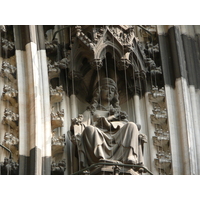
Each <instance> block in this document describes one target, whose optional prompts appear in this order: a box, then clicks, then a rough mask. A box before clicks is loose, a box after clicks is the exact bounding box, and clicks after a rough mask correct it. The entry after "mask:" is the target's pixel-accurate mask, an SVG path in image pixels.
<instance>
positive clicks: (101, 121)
mask: <svg viewBox="0 0 200 200" xmlns="http://www.w3.org/2000/svg"><path fill="white" fill-rule="evenodd" d="M98 123H99V125H100V126H101V127H102V128H106V129H108V130H110V128H111V124H110V122H109V121H108V120H107V119H106V117H100V118H99V120H98Z"/></svg>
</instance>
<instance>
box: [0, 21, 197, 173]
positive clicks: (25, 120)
mask: <svg viewBox="0 0 200 200" xmlns="http://www.w3.org/2000/svg"><path fill="white" fill-rule="evenodd" d="M0 34H1V38H0V47H1V48H0V94H1V100H0V119H1V122H0V130H1V132H0V169H1V170H0V174H1V175H71V174H74V175H75V174H85V175H88V174H106V175H107V174H116V175H118V174H120V175H123V174H130V175H149V174H150V175H152V174H153V175H198V174H200V123H199V122H200V78H199V77H200V61H199V59H200V26H193V25H190V26H183V25H181V26H178V25H176V26H167V25H158V26H156V25H81V26H80V25H74V26H72V25H43V26H42V25H13V26H11V25H9V26H7V25H2V26H1V30H0ZM108 93H109V94H108ZM97 110H99V111H100V112H99V113H98V114H96V111H97Z"/></svg>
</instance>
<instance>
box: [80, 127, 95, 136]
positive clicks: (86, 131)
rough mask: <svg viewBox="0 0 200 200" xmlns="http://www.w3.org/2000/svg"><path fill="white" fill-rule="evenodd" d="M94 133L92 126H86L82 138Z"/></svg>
mask: <svg viewBox="0 0 200 200" xmlns="http://www.w3.org/2000/svg"><path fill="white" fill-rule="evenodd" d="M93 132H94V127H93V126H87V127H85V130H84V131H83V134H82V135H83V136H86V135H87V136H88V135H92V134H93Z"/></svg>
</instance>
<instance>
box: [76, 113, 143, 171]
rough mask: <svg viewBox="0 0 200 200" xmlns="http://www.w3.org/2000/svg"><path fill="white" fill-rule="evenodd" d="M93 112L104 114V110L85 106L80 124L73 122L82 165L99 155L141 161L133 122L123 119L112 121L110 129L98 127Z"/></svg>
mask: <svg viewBox="0 0 200 200" xmlns="http://www.w3.org/2000/svg"><path fill="white" fill-rule="evenodd" d="M95 115H100V116H103V115H104V116H106V115H108V111H100V110H96V111H95V113H94V114H93V115H91V112H90V111H89V110H86V111H85V112H84V113H83V122H82V124H79V125H75V126H74V132H75V135H76V138H77V143H78V144H77V145H78V154H79V159H80V160H79V161H80V163H81V164H82V167H87V166H90V165H91V164H93V163H97V162H99V160H100V159H106V160H114V161H120V162H122V163H134V164H137V163H143V155H142V145H143V142H142V141H141V138H140V137H139V131H138V128H137V125H136V124H135V123H133V122H127V121H113V122H110V123H111V124H112V130H106V129H102V128H100V127H98V124H97V123H96V122H95V120H94V118H95V117H94V116H95Z"/></svg>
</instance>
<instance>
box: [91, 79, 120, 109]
mask: <svg viewBox="0 0 200 200" xmlns="http://www.w3.org/2000/svg"><path fill="white" fill-rule="evenodd" d="M106 99H107V100H108V101H109V102H110V104H112V106H113V107H114V108H118V109H119V108H120V107H119V99H118V91H117V84H116V83H115V81H114V80H113V79H111V78H102V79H100V81H98V82H97V84H96V86H95V87H94V91H93V99H92V103H91V108H92V110H96V108H97V106H98V105H99V103H100V102H101V100H106Z"/></svg>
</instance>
